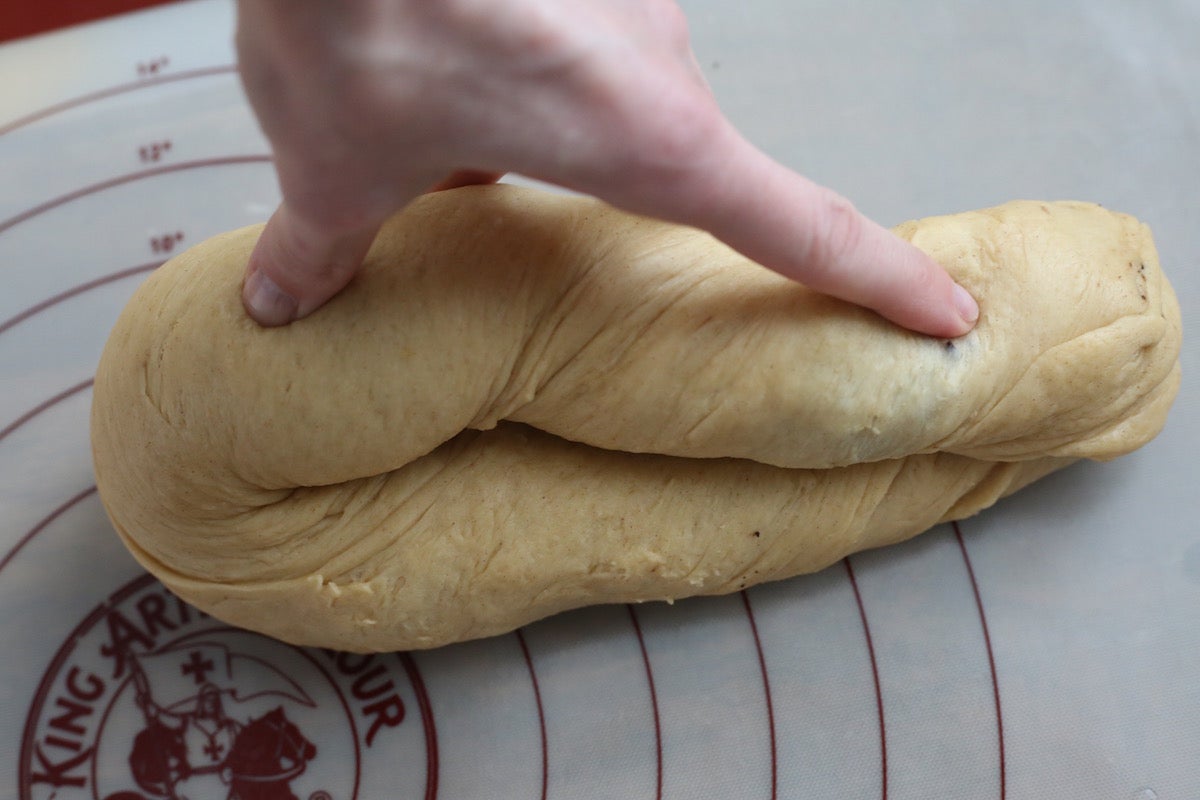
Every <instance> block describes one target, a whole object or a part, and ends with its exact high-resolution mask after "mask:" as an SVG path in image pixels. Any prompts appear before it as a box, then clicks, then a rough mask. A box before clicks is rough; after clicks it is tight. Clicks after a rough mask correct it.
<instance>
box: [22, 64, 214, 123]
mask: <svg viewBox="0 0 1200 800" xmlns="http://www.w3.org/2000/svg"><path fill="white" fill-rule="evenodd" d="M231 73H237V66H236V65H234V64H226V65H222V66H217V67H202V68H200V69H192V70H185V71H181V72H175V73H171V74H169V75H162V76H159V77H155V78H146V79H144V80H140V81H131V82H130V83H122V84H118V85H117V86H112V87H110V88H108V89H100V90H98V91H95V92H89V93H87V94H82V95H80V96H79V97H73V98H71V99H70V100H64V101H62V102H61V103H55V104H54V105H51V106H46V107H45V108H42V109H39V110H38V111H34V112H32V113H30V114H26V115H25V116H23V117H18V118H17V119H15V120H13V121H12V122H8V123H5V124H4V125H0V136H3V135H4V134H6V133H11V132H12V131H15V130H16V129H17V128H23V127H25V126H26V125H29V124H31V123H34V122H37V121H38V120H42V119H45V118H46V117H50V116H53V115H55V114H58V113H59V112H62V111H67V110H69V109H72V108H76V107H78V106H82V105H86V104H87V103H93V102H95V101H97V100H103V99H105V98H108V97H112V96H114V95H118V94H124V93H126V92H132V91H136V90H138V89H147V88H150V87H152V86H158V85H160V84H164V83H173V82H175V81H186V80H190V79H192V78H204V77H208V76H209V75H224V74H231Z"/></svg>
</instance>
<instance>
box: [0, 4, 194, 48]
mask: <svg viewBox="0 0 1200 800" xmlns="http://www.w3.org/2000/svg"><path fill="white" fill-rule="evenodd" d="M168 2H170V0H4V2H0V42H3V41H7V40H9V39H18V38H20V37H22V36H32V35H33V34H35V33H45V32H46V31H52V30H54V29H55V28H65V27H67V26H68V25H77V24H79V23H81V22H91V21H92V20H96V19H100V18H102V17H111V16H113V15H114V14H123V13H125V12H126V11H136V10H137V9H139V8H149V7H150V6H161V5H166V4H167V3H168Z"/></svg>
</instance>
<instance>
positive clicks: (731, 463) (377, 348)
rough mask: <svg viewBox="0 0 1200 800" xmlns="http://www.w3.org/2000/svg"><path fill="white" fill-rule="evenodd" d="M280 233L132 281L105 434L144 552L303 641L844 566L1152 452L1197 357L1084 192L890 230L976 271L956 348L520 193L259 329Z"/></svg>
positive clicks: (496, 618)
mask: <svg viewBox="0 0 1200 800" xmlns="http://www.w3.org/2000/svg"><path fill="white" fill-rule="evenodd" d="M258 232H259V229H258V228H247V229H244V230H240V231H234V232H232V233H229V234H226V235H223V236H218V237H216V238H215V239H212V240H210V241H208V242H205V243H204V244H201V245H199V246H197V247H195V248H193V249H191V250H189V251H187V252H185V253H183V254H182V255H180V256H178V257H176V258H174V259H172V261H171V262H170V263H168V264H167V265H165V266H163V267H162V268H161V269H160V270H158V271H157V272H156V273H155V274H154V275H153V276H152V277H151V278H150V279H149V280H147V281H146V282H145V284H144V285H143V286H142V287H141V289H140V290H139V291H138V292H137V294H136V296H135V297H134V298H133V300H132V301H131V302H130V304H129V306H128V308H127V309H126V310H125V312H124V313H123V314H122V316H121V318H120V320H119V321H118V322H117V325H116V327H115V329H114V330H113V332H112V335H111V338H110V340H109V342H108V345H107V347H106V348H105V351H104V355H103V358H102V360H101V363H100V367H99V371H98V373H97V375H96V383H95V394H94V405H93V412H92V424H93V429H92V430H93V449H94V458H95V467H96V475H97V482H98V485H99V487H100V496H101V498H102V500H103V502H104V504H105V507H106V509H107V511H108V513H109V516H110V517H111V519H112V522H113V524H114V526H115V527H116V530H117V531H118V533H119V534H120V535H121V537H122V538H123V540H124V541H125V543H126V545H127V546H128V547H129V549H130V550H131V551H132V552H133V554H134V555H135V556H136V557H137V559H138V560H139V561H140V562H141V563H142V564H143V565H144V566H145V567H146V568H147V569H149V570H150V571H151V572H153V573H154V574H156V575H157V576H158V577H159V578H160V579H161V580H162V581H163V582H164V583H165V584H166V585H167V586H168V587H170V588H171V589H172V590H173V591H175V592H176V593H178V594H179V595H180V596H182V597H183V598H185V599H186V600H188V601H190V602H192V603H194V604H195V605H197V606H199V607H200V608H202V609H204V610H206V611H208V612H209V613H211V614H212V615H214V616H216V617H219V618H221V619H224V620H226V621H228V622H230V623H233V624H236V625H240V626H244V627H247V628H252V629H256V630H259V631H263V632H265V633H268V634H271V635H274V636H277V637H280V638H282V639H285V640H288V641H291V642H296V643H304V644H312V645H322V646H328V647H336V648H342V649H348V650H392V649H399V648H423V647H432V646H436V645H440V644H443V643H447V642H453V641H458V640H463V639H468V638H473V637H481V636H488V635H491V634H498V633H501V632H504V631H508V630H511V629H513V628H515V627H517V626H520V625H522V624H524V623H527V622H529V621H532V620H535V619H538V618H540V617H544V616H546V615H549V614H553V613H555V612H558V611H561V610H564V609H569V608H572V607H577V606H581V605H585V604H594V603H613V602H627V601H640V600H651V599H662V598H677V597H684V596H688V595H696V594H717V593H723V592H732V591H735V590H738V589H742V588H744V587H746V586H749V585H752V584H755V583H759V582H762V581H768V580H774V579H778V578H784V577H787V576H791V575H796V574H798V573H802V572H809V571H813V570H817V569H820V568H822V567H824V566H826V565H828V564H830V563H832V562H834V561H836V560H837V559H839V558H841V557H842V556H845V555H846V554H848V553H851V552H854V551H857V550H861V549H864V548H869V547H877V546H880V545H884V544H888V543H891V542H896V541H899V540H902V539H905V538H907V537H910V536H912V535H915V534H917V533H919V532H921V531H923V530H925V529H927V528H929V527H931V526H933V525H935V524H936V523H938V522H941V521H945V520H950V519H956V518H961V517H965V516H968V515H970V514H974V513H975V512H977V511H979V510H980V509H982V508H985V507H987V506H989V505H991V504H992V503H993V502H995V501H996V500H997V499H998V498H1000V497H1001V496H1003V495H1006V494H1008V493H1010V492H1013V491H1015V490H1016V489H1018V488H1019V487H1021V486H1023V485H1025V484H1026V483H1028V482H1030V481H1032V480H1034V479H1036V478H1038V477H1040V476H1042V475H1045V474H1046V473H1048V472H1050V471H1052V470H1054V469H1057V468H1059V467H1062V466H1064V465H1066V464H1067V463H1070V461H1071V460H1072V459H1077V458H1098V459H1107V458H1111V457H1114V456H1117V455H1119V454H1121V453H1125V452H1128V451H1130V450H1132V449H1134V448H1136V447H1138V446H1140V445H1141V444H1143V443H1145V442H1146V441H1148V440H1149V439H1150V438H1151V437H1152V436H1154V435H1155V434H1156V433H1157V432H1158V431H1159V429H1160V428H1161V427H1162V425H1163V423H1164V419H1165V416H1166V412H1167V408H1168V406H1169V405H1170V403H1171V401H1172V399H1173V397H1174V394H1175V392H1176V390H1177V387H1178V381H1179V366H1178V352H1179V345H1180V320H1179V309H1178V306H1177V304H1176V301H1175V298H1174V295H1173V293H1172V291H1171V288H1170V286H1169V285H1168V284H1167V282H1166V281H1165V279H1164V278H1163V276H1162V274H1161V273H1160V271H1159V266H1158V260H1157V255H1156V253H1155V250H1154V246H1153V243H1152V241H1151V237H1150V234H1149V232H1148V230H1147V229H1146V227H1145V226H1143V225H1141V224H1139V223H1138V222H1137V221H1135V220H1133V219H1132V218H1130V217H1127V216H1123V215H1119V214H1115V213H1111V212H1109V211H1106V210H1103V209H1101V208H1099V207H1097V206H1092V205H1085V204H1080V203H1057V204H1039V203H1029V202H1021V203H1013V204H1009V205H1005V206H1001V207H999V208H995V209H991V210H988V211H980V212H973V213H967V214H960V215H957V216H950V217H939V218H931V219H926V220H922V221H919V222H910V223H907V224H905V225H901V226H900V227H899V228H897V232H898V233H899V234H900V235H901V236H903V237H905V238H908V239H910V240H912V241H913V242H914V243H915V244H917V245H918V246H920V247H922V248H924V249H925V250H927V251H928V252H930V253H932V254H933V255H934V256H935V257H936V258H937V259H938V260H939V261H941V262H942V263H943V264H945V265H946V267H947V268H948V269H949V270H950V271H951V272H952V273H953V274H954V275H955V277H956V278H957V279H958V280H959V281H960V282H962V283H963V284H964V285H965V286H966V287H967V288H968V289H970V290H971V291H972V293H973V294H974V295H975V296H976V297H977V298H979V299H980V301H981V305H982V308H983V316H982V319H981V321H980V323H979V325H978V326H977V328H976V329H975V330H974V331H973V332H972V333H970V334H969V335H967V336H966V337H963V338H962V339H959V340H955V341H953V342H948V341H939V340H933V339H928V338H925V337H922V336H918V335H914V334H910V333H908V332H905V331H902V330H899V329H897V328H896V327H894V326H892V325H890V324H888V323H886V322H884V321H883V320H881V319H880V318H878V317H876V316H875V315H873V314H871V313H869V312H867V311H863V310H861V309H858V308H854V307H850V306H848V305H847V304H845V303H841V302H839V301H836V300H832V299H829V298H826V297H822V296H819V295H816V294H814V293H812V292H810V291H808V290H806V289H804V288H803V287H801V286H798V285H795V284H793V283H790V282H788V281H786V280H784V279H782V278H780V277H778V276H776V275H774V274H773V273H770V272H768V271H767V270H765V269H762V268H761V267H758V266H756V265H754V264H752V263H749V262H747V261H746V260H744V259H743V258H741V257H740V256H738V255H736V254H735V253H733V252H732V251H730V250H729V249H727V248H725V247H724V246H722V245H720V244H719V243H718V242H716V241H715V240H713V239H712V238H711V237H709V236H708V235H706V234H703V233H700V232H698V231H695V230H692V229H688V228H683V227H678V226H673V225H667V224H663V223H659V222H655V221H650V220H646V219H641V218H636V217H632V216H629V215H626V214H623V213H620V212H618V211H615V210H613V209H611V208H609V207H606V206H604V205H602V204H599V203H596V202H592V201H588V200H579V199H566V198H562V197H557V196H552V195H546V194H542V193H539V192H535V191H531V190H524V189H518V188H515V187H476V188H469V189H460V190H455V191H453V192H443V193H439V194H434V195H430V196H427V197H425V198H423V199H421V200H420V201H418V202H416V203H415V204H413V205H412V206H411V207H410V208H409V209H408V210H406V211H405V212H404V213H402V214H400V215H399V216H397V217H396V218H395V219H393V220H392V221H391V222H390V223H389V224H388V225H387V227H386V228H385V230H384V232H383V233H382V234H381V235H380V237H379V239H378V241H377V242H376V244H375V246H374V248H373V250H372V251H371V254H370V256H369V258H368V262H367V265H366V268H365V271H364V272H363V274H362V275H361V277H360V278H358V279H356V280H355V282H354V283H353V284H352V285H351V286H350V288H349V289H348V290H347V291H346V292H344V293H343V294H341V295H340V296H338V297H337V298H336V299H335V300H334V301H333V302H332V303H330V304H329V305H328V306H326V307H325V308H323V309H322V310H320V311H319V312H318V313H316V314H315V315H313V316H312V317H310V318H308V319H305V320H303V321H300V322H297V323H295V324H293V325H291V326H289V327H287V328H282V329H270V330H266V329H262V328H259V327H258V326H257V325H255V324H254V323H252V322H251V321H250V320H249V319H248V318H247V317H246V315H245V313H244V312H243V310H242V306H241V301H240V283H241V270H242V267H243V265H244V264H245V262H246V259H247V256H248V254H249V252H250V249H251V247H252V246H253V244H254V242H255V239H256V237H257V235H258Z"/></svg>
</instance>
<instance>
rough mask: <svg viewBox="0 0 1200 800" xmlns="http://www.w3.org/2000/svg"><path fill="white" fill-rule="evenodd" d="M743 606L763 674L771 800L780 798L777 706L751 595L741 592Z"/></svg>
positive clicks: (759, 667)
mask: <svg viewBox="0 0 1200 800" xmlns="http://www.w3.org/2000/svg"><path fill="white" fill-rule="evenodd" d="M739 594H741V596H742V606H743V607H745V609H746V620H747V621H748V622H749V623H750V632H751V633H752V634H754V650H755V652H757V653H758V669H759V672H760V673H761V674H762V684H763V698H764V699H765V700H766V702H767V732H768V734H769V735H770V742H771V800H776V798H777V797H778V796H779V759H778V752H777V749H776V744H775V704H774V703H773V702H772V701H771V681H770V680H768V679H767V659H766V658H765V657H764V656H763V647H762V639H760V638H759V637H758V623H757V622H755V621H754V609H753V608H752V607H751V606H750V595H748V594H746V592H745V590H743V591H741V592H739Z"/></svg>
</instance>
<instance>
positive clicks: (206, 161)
mask: <svg viewBox="0 0 1200 800" xmlns="http://www.w3.org/2000/svg"><path fill="white" fill-rule="evenodd" d="M272 160H273V159H272V158H271V156H269V155H244V156H222V157H220V158H201V159H197V160H196V161H181V162H179V163H177V164H167V165H165V166H162V167H154V168H153V169H146V170H142V171H140V172H129V173H126V174H124V175H118V176H117V177H115V178H109V179H108V180H106V181H100V182H99V183H93V184H91V185H90V186H85V187H83V188H82V189H76V190H75V191H73V192H67V193H66V194H64V195H60V196H59V197H55V198H53V199H51V200H47V201H46V202H44V203H40V204H38V205H36V206H34V207H33V208H31V209H28V210H26V211H22V212H21V213H20V214H17V215H16V216H13V217H9V218H8V219H6V220H3V221H0V233H4V232H5V231H7V230H9V229H10V228H12V227H14V226H16V225H19V224H20V223H22V222H25V221H27V220H29V219H31V218H33V217H36V216H38V215H39V214H43V213H45V212H47V211H50V210H51V209H54V208H57V207H58V206H61V205H64V204H66V203H69V202H71V201H72V200H78V199H79V198H81V197H86V196H87V195H89V194H95V193H96V192H102V191H104V190H105V189H112V188H113V187H115V186H120V185H122V184H126V183H132V182H134V181H140V180H142V179H143V178H153V177H156V176H158V175H166V174H167V173H171V172H184V171H186V170H190V169H203V168H205V167H223V166H229V165H234V164H265V163H269V162H271V161H272Z"/></svg>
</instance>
